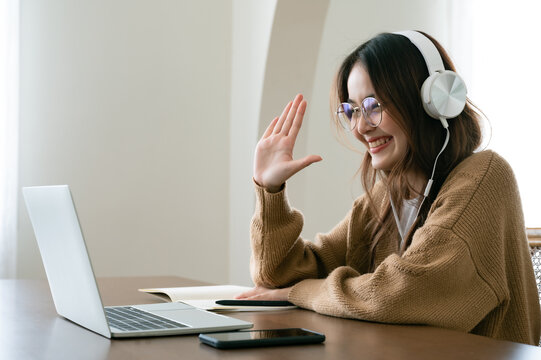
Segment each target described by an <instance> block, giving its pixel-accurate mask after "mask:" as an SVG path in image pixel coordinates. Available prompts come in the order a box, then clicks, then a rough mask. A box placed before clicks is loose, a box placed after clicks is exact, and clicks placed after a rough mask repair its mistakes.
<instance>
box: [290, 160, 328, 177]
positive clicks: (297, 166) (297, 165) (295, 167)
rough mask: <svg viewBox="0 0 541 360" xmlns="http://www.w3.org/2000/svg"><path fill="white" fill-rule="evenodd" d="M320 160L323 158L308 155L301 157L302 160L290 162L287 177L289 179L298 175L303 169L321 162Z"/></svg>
mask: <svg viewBox="0 0 541 360" xmlns="http://www.w3.org/2000/svg"><path fill="white" fill-rule="evenodd" d="M321 160H323V158H322V157H321V156H319V155H308V156H305V157H303V158H302V159H298V160H295V161H293V162H291V165H290V171H291V174H290V175H289V177H291V176H293V175H295V174H296V173H298V172H299V171H301V170H302V169H304V168H305V167H307V166H309V165H312V164H313V163H315V162H318V161H321Z"/></svg>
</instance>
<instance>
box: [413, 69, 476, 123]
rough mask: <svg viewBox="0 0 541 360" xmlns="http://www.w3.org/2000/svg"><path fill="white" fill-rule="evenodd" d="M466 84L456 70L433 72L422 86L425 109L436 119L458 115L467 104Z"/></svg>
mask: <svg viewBox="0 0 541 360" xmlns="http://www.w3.org/2000/svg"><path fill="white" fill-rule="evenodd" d="M466 93H467V89H466V84H465V83H464V80H462V78H461V77H460V76H459V75H458V74H457V73H455V72H454V71H449V70H445V71H442V72H437V73H435V74H432V75H431V76H429V77H428V79H426V80H425V82H424V83H423V86H422V87H421V98H422V100H423V107H424V109H425V111H426V112H427V113H428V115H430V116H431V117H433V118H434V119H440V118H445V119H450V118H454V117H457V116H458V115H459V114H460V113H461V112H462V110H464V106H466Z"/></svg>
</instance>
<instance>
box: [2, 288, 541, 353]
mask: <svg viewBox="0 0 541 360" xmlns="http://www.w3.org/2000/svg"><path fill="white" fill-rule="evenodd" d="M98 283H99V287H100V291H101V295H102V298H103V302H104V304H105V305H129V304H142V303H156V302H161V301H162V300H160V299H159V298H158V297H155V296H153V295H150V294H145V293H140V292H138V291H137V289H138V288H146V287H169V286H193V285H201V283H200V282H195V281H191V280H187V279H184V278H179V277H141V278H103V279H99V280H98ZM228 315H230V316H234V317H236V318H239V319H243V320H247V321H250V322H253V323H254V329H266V328H282V327H304V328H308V329H311V330H315V331H318V332H322V333H324V334H325V335H326V337H327V339H326V341H325V343H324V344H319V345H299V346H281V347H274V348H273V347H268V348H255V349H237V350H217V349H214V348H212V347H209V346H206V345H203V344H200V343H199V340H198V338H197V336H196V335H182V336H172V337H160V338H139V339H128V340H109V339H106V338H104V337H102V336H100V335H97V334H95V333H93V332H91V331H89V330H86V329H84V328H82V327H80V326H78V325H75V324H73V323H71V322H69V321H67V320H65V319H63V318H61V317H59V316H57V315H56V312H55V309H54V305H53V303H52V299H51V295H50V292H49V287H48V284H47V282H46V281H45V280H0V359H269V360H284V359H314V360H315V359H337V360H343V359H415V360H419V359H438V360H439V359H454V360H455V359H461V360H465V359H490V360H495V359H511V358H512V359H538V360H539V359H541V348H538V347H535V346H528V345H522V344H517V343H512V342H507V341H498V340H494V339H490V338H486V337H483V336H476V335H471V334H465V333H460V332H456V331H451V330H445V329H439V328H433V327H426V326H400V325H384V324H376V323H370V322H365V321H357V320H347V319H339V318H333V317H329V316H324V315H319V314H316V313H314V312H311V311H307V310H301V309H295V310H285V311H277V312H242V313H240V312H238V313H228Z"/></svg>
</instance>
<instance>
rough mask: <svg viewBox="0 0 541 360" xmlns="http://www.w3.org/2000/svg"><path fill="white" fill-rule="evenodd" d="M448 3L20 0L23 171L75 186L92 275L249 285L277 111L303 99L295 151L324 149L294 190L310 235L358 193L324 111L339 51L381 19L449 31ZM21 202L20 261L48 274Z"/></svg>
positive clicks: (25, 177)
mask: <svg viewBox="0 0 541 360" xmlns="http://www.w3.org/2000/svg"><path fill="white" fill-rule="evenodd" d="M447 3H448V1H447V0H440V1H433V0H412V1H408V2H402V1H391V0H380V1H378V2H377V3H374V2H373V1H367V0H363V1H357V0H351V1H345V0H334V1H333V0H331V1H327V0H318V1H317V2H316V3H314V4H315V5H313V4H310V1H308V0H297V1H291V0H263V1H255V0H230V1H223V0H204V1H201V0H198V1H175V0H159V1H153V2H148V1H143V0H137V1H134V0H94V1H92V2H89V1H87V2H82V1H80V2H75V1H70V0H46V1H30V0H26V1H23V2H22V8H21V24H22V31H21V41H22V44H21V62H22V63H21V144H20V151H21V157H20V185H21V186H26V185H37V184H56V183H68V184H70V185H71V187H72V191H73V194H74V197H75V201H76V203H77V206H78V210H79V215H80V218H81V222H82V226H83V229H84V231H85V235H86V238H87V242H88V247H89V250H90V253H91V256H92V258H93V261H94V267H95V270H96V272H97V275H98V276H118V275H178V276H186V277H191V278H195V279H200V280H206V281H210V282H216V283H220V282H237V283H244V284H247V283H249V282H250V280H249V277H248V258H249V240H248V236H249V235H248V229H249V221H250V217H251V213H252V211H253V200H254V197H253V190H252V184H251V166H252V159H253V150H254V146H255V144H256V142H257V138H258V136H259V134H260V133H261V131H262V130H263V129H264V127H266V124H267V123H268V122H269V121H270V120H271V119H272V116H273V114H278V113H280V112H281V110H282V107H283V105H285V102H286V101H287V99H289V98H291V97H292V96H294V95H295V93H296V92H303V93H304V95H305V97H306V98H307V99H308V101H309V104H308V111H307V116H306V121H305V125H304V128H303V130H302V133H301V135H300V137H299V144H298V145H299V146H298V147H297V149H296V151H295V153H296V155H297V156H298V157H300V156H304V155H305V154H307V153H316V154H320V155H322V156H323V159H324V160H323V162H321V163H318V164H314V165H312V166H311V167H309V168H308V169H306V170H305V171H303V172H302V173H300V174H298V175H297V176H296V177H295V178H294V179H292V180H291V181H290V182H289V184H288V193H289V195H290V201H291V203H292V204H293V206H295V207H297V208H299V209H301V210H302V211H303V213H304V214H305V220H306V221H305V225H306V226H305V229H304V231H303V235H304V236H306V237H307V238H313V236H314V234H315V233H316V232H318V231H327V230H329V229H330V228H331V227H332V226H333V225H334V224H335V223H336V222H338V221H339V219H341V218H342V217H343V216H344V215H345V213H346V212H347V210H348V208H349V207H350V205H351V202H352V200H353V199H354V198H355V197H356V196H357V195H359V193H360V188H359V186H358V185H356V184H357V183H358V180H357V179H354V178H353V176H354V173H355V171H356V169H357V167H358V165H359V161H360V159H361V155H359V154H356V153H354V152H351V151H349V150H347V149H346V148H344V147H343V146H341V145H340V144H339V143H338V141H337V140H336V139H335V138H334V136H333V130H332V128H331V125H330V121H329V113H330V110H329V105H328V104H329V87H330V83H331V81H332V76H333V75H334V72H335V71H336V69H337V67H338V65H339V63H340V61H341V60H342V59H343V58H344V57H345V56H346V55H347V53H349V51H350V50H352V49H353V48H354V47H356V46H357V45H358V44H359V43H360V42H361V41H364V40H366V39H368V38H369V37H370V36H372V35H375V34H376V33H378V32H381V31H394V30H399V29H408V28H413V29H421V30H426V31H428V32H429V33H431V34H433V35H435V36H436V37H437V38H439V39H440V40H441V41H442V42H443V44H444V45H445V44H446V38H447V36H446V34H447V15H446V14H447V6H448V5H447ZM367 9H369V11H367ZM287 10H290V11H291V12H289V13H288V11H287ZM289 37H290V38H291V40H290V42H289V43H288V38H289ZM303 57H304V58H303ZM281 69H282V71H281ZM295 69H298V70H299V71H300V72H299V74H300V75H299V77H298V78H296V77H295ZM314 72H315V75H314V76H311V75H310V74H312V73H314ZM284 74H288V75H287V76H284ZM280 76H281V78H280ZM264 94H266V95H264ZM282 98H283V99H285V100H282ZM19 216H20V224H19V234H20V235H19V250H18V264H19V266H18V276H19V277H39V276H43V270H42V266H41V260H40V259H39V254H38V252H37V247H36V245H35V240H34V239H33V234H32V230H31V228H30V225H29V221H28V218H27V216H26V211H25V209H24V206H23V205H22V203H21V206H20V209H19Z"/></svg>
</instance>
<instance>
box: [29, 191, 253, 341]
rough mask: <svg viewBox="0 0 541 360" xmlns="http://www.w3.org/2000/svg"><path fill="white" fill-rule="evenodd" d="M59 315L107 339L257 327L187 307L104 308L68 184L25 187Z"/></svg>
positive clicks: (154, 305)
mask: <svg viewBox="0 0 541 360" xmlns="http://www.w3.org/2000/svg"><path fill="white" fill-rule="evenodd" d="M23 196H24V200H25V203H26V207H27V210H28V214H29V216H30V221H31V222H32V226H33V228H34V233H35V235H36V240H37V242H38V246H39V251H40V253H41V258H42V261H43V266H44V268H45V272H46V274H47V279H48V281H49V287H50V289H51V294H52V297H53V301H54V304H55V307H56V312H57V313H58V314H59V315H61V316H62V317H64V318H66V319H69V320H71V321H73V322H74V323H76V324H78V325H80V326H83V327H85V328H87V329H89V330H92V331H94V332H96V333H98V334H100V335H103V336H105V337H107V338H124V337H142V336H164V335H178V334H193V333H201V332H214V331H225V330H237V329H246V328H250V327H252V326H253V324H252V323H249V322H246V321H242V320H238V319H235V318H231V317H228V316H224V315H221V314H216V313H212V312H208V311H205V310H201V309H198V308H195V307H193V306H190V305H186V304H183V303H159V304H144V305H130V306H108V307H103V304H102V301H101V297H100V293H99V290H98V286H97V284H96V278H95V276H94V272H93V270H92V264H91V262H90V258H89V256H88V251H87V248H86V244H85V240H84V238H83V233H82V230H81V227H80V224H79V219H78V217H77V212H76V210H75V205H74V203H73V199H72V196H71V192H70V189H69V187H68V186H67V185H58V186H36V187H24V188H23Z"/></svg>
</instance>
